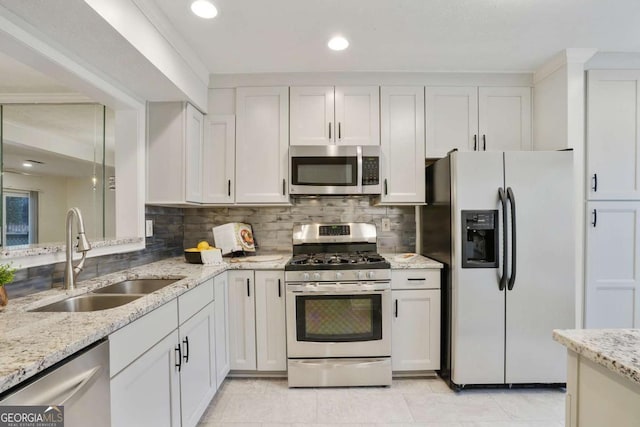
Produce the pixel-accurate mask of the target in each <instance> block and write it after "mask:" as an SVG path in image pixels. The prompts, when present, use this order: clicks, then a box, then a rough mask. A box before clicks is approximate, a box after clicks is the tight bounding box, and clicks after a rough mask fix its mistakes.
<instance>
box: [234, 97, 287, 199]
mask: <svg viewBox="0 0 640 427" xmlns="http://www.w3.org/2000/svg"><path fill="white" fill-rule="evenodd" d="M236 124H237V127H236V188H235V190H236V191H235V194H236V203H288V202H289V195H288V192H287V179H288V149H289V88H287V87H241V88H238V89H237V90H236Z"/></svg>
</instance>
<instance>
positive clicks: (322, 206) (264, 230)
mask: <svg viewBox="0 0 640 427" xmlns="http://www.w3.org/2000/svg"><path fill="white" fill-rule="evenodd" d="M292 200H293V203H294V204H293V206H285V207H230V208H197V209H185V210H184V245H185V247H192V246H195V245H196V244H197V243H198V242H199V241H200V240H207V241H209V242H210V243H214V242H213V232H212V231H211V228H212V227H214V226H216V225H221V224H225V223H227V222H236V221H237V222H246V223H249V224H251V226H252V228H253V234H254V237H255V240H256V244H257V245H258V249H259V250H263V251H290V250H291V233H292V229H293V226H294V225H298V224H304V223H309V222H328V223H332V222H369V223H373V224H375V225H376V228H377V230H378V250H379V252H413V251H415V246H416V224H415V210H414V207H413V206H373V205H371V203H370V201H369V198H368V197H335V196H334V197H318V198H294V199H292ZM382 218H389V219H390V221H391V231H390V232H382V231H381V230H382Z"/></svg>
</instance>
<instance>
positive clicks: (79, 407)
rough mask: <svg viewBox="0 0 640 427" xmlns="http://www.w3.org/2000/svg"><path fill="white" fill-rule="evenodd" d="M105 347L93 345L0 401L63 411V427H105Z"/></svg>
mask: <svg viewBox="0 0 640 427" xmlns="http://www.w3.org/2000/svg"><path fill="white" fill-rule="evenodd" d="M109 399H110V391H109V343H108V342H107V341H104V342H101V343H99V344H97V345H94V346H92V347H90V348H88V349H86V350H82V351H81V352H79V353H77V354H75V355H73V356H71V357H69V358H68V359H66V360H64V361H63V362H61V364H59V365H56V366H53V367H52V368H50V369H49V370H47V371H44V372H42V373H41V374H39V375H38V377H37V378H36V379H35V380H33V381H30V382H29V384H27V385H25V386H24V387H20V386H18V388H17V389H16V390H15V391H13V390H11V391H9V394H8V395H7V396H5V397H3V398H2V399H1V400H0V406H6V405H57V406H63V407H64V425H65V427H76V426H78V427H85V426H87V425H91V426H92V427H103V426H104V427H109V426H110V425H111V406H110V404H109Z"/></svg>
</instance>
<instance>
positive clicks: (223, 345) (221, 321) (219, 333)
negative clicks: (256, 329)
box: [213, 272, 231, 388]
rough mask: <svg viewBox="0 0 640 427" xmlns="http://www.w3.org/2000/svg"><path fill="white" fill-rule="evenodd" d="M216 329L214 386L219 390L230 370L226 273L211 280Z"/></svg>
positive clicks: (227, 283) (227, 282)
mask: <svg viewBox="0 0 640 427" xmlns="http://www.w3.org/2000/svg"><path fill="white" fill-rule="evenodd" d="M213 288H214V298H215V300H214V304H215V316H216V321H215V328H216V384H217V387H218V388H220V386H221V385H222V382H223V381H224V379H225V378H226V377H227V374H228V373H229V370H230V369H231V367H230V366H231V365H230V361H231V359H230V358H229V281H228V275H227V273H226V272H224V273H222V274H219V275H217V276H216V277H215V278H214V279H213Z"/></svg>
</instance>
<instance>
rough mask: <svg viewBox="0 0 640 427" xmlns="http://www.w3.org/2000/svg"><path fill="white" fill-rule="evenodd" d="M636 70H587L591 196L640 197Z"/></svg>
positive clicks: (639, 97)
mask: <svg viewBox="0 0 640 427" xmlns="http://www.w3.org/2000/svg"><path fill="white" fill-rule="evenodd" d="M639 79H640V71H638V70H597V71H589V77H588V80H589V83H588V92H587V180H586V181H587V194H588V198H589V199H592V200H625V199H626V200H638V199H640V150H638V138H640V133H639V130H640V128H639V126H638V124H639V119H640V107H639V105H640V104H639V103H640V92H639V91H640V87H639V85H638V80H639Z"/></svg>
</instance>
